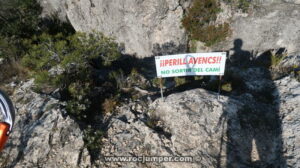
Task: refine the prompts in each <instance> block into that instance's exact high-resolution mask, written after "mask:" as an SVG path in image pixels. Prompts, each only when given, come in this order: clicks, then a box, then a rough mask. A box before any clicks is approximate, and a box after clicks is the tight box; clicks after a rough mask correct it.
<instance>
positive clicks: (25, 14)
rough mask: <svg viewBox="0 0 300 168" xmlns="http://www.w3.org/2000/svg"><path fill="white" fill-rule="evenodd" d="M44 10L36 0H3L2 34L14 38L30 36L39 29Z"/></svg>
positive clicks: (1, 12)
mask: <svg viewBox="0 0 300 168" xmlns="http://www.w3.org/2000/svg"><path fill="white" fill-rule="evenodd" d="M41 11H42V8H41V7H40V5H39V3H38V2H37V1H36V0H1V1H0V23H1V26H0V34H1V35H3V36H7V37H14V38H30V37H31V36H32V35H33V34H34V33H35V32H36V31H37V30H38V29H39V22H40V19H39V16H40V13H41Z"/></svg>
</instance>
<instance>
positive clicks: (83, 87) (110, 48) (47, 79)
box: [22, 32, 120, 118]
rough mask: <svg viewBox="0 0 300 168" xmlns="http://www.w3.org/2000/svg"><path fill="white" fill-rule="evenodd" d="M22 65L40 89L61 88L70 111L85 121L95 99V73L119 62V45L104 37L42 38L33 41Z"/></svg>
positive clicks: (84, 35)
mask: <svg viewBox="0 0 300 168" xmlns="http://www.w3.org/2000/svg"><path fill="white" fill-rule="evenodd" d="M31 44H32V45H31V48H30V49H29V52H28V54H26V55H25V56H24V57H23V59H22V64H23V65H24V66H25V67H27V68H28V69H29V71H30V72H31V75H32V76H33V77H34V78H35V81H36V83H37V84H38V86H39V87H40V88H48V87H53V88H54V89H55V88H60V89H61V90H64V91H65V94H66V95H68V96H67V97H68V106H67V108H68V111H69V112H71V113H73V114H74V115H76V116H77V117H79V118H82V117H83V118H84V117H85V114H84V111H86V110H87V109H88V108H89V107H90V105H91V100H90V96H91V95H93V89H94V87H95V80H94V78H93V77H92V76H93V73H94V69H96V68H101V67H107V66H109V65H110V64H111V62H113V61H115V60H116V59H118V58H119V56H120V53H119V49H118V45H117V44H116V43H115V42H114V41H113V39H111V38H107V37H105V36H104V35H103V34H101V33H96V32H94V33H93V34H86V33H76V34H74V35H71V36H64V35H62V34H57V35H49V34H42V35H40V36H36V37H34V38H33V40H32V41H31Z"/></svg>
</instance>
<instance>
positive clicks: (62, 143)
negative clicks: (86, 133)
mask: <svg viewBox="0 0 300 168" xmlns="http://www.w3.org/2000/svg"><path fill="white" fill-rule="evenodd" d="M32 84H33V81H32V80H31V81H29V82H26V83H24V84H23V85H22V86H21V87H20V88H18V90H16V91H15V93H14V94H13V96H12V98H13V102H16V103H15V107H16V122H15V125H14V130H13V132H12V134H11V136H10V138H9V141H8V144H7V145H6V147H5V150H4V151H2V152H3V153H2V154H1V167H16V168H21V167H86V166H88V165H90V156H89V153H88V151H87V149H86V148H85V146H84V141H83V133H82V131H81V130H80V128H79V126H78V124H77V123H76V122H75V121H74V120H73V119H71V118H70V117H69V116H67V115H66V111H65V110H63V109H62V108H61V103H60V102H59V101H58V100H55V99H53V98H51V97H49V96H44V95H40V94H37V93H34V92H33V91H32V90H31V89H32V88H31V86H32Z"/></svg>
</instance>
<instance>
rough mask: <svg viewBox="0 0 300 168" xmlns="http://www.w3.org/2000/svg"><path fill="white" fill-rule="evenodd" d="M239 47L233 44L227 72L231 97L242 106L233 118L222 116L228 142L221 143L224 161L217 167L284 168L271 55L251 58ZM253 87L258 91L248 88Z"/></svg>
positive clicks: (267, 53)
mask: <svg viewBox="0 0 300 168" xmlns="http://www.w3.org/2000/svg"><path fill="white" fill-rule="evenodd" d="M242 45H243V41H242V40H241V39H236V40H235V41H234V47H233V49H232V50H233V52H234V53H233V54H232V56H231V57H230V59H229V60H230V61H229V63H228V65H227V68H228V69H229V71H230V76H233V77H232V79H234V80H235V81H236V82H235V84H234V81H233V83H232V87H233V88H232V89H233V91H232V92H233V94H232V97H233V99H238V100H239V101H241V102H242V104H243V105H242V107H239V110H238V111H237V112H236V113H235V114H231V115H228V114H226V113H227V111H229V109H226V108H225V110H224V113H225V115H222V116H225V118H226V120H224V121H226V122H227V128H226V131H224V133H226V135H227V141H226V142H225V141H224V143H226V152H225V153H226V161H225V163H224V164H221V163H218V167H226V168H254V167H259V168H261V167H266V168H279V167H280V168H281V167H286V163H285V159H284V157H283V154H282V153H283V149H282V135H281V132H282V131H281V119H280V116H279V107H280V104H279V102H280V101H278V100H279V97H278V96H277V97H276V96H273V95H274V94H273V93H275V92H277V93H278V91H277V88H276V85H275V84H274V82H273V81H272V78H271V72H270V66H271V53H270V51H268V52H266V53H263V54H261V55H259V56H258V57H256V58H254V57H253V56H252V54H251V53H250V52H249V51H245V50H243V49H242ZM237 78H239V79H237ZM249 83H250V84H249ZM255 83H257V84H259V85H260V87H261V88H256V89H253V87H250V86H249V85H252V84H253V85H252V86H254V84H255ZM245 93H247V94H245ZM233 99H232V102H230V101H229V102H227V105H228V107H227V108H229V107H230V104H232V103H234V102H233ZM221 141H223V139H222V140H221ZM221 149H222V148H221ZM220 152H221V151H220ZM219 156H220V155H219ZM218 162H220V160H219V161H218Z"/></svg>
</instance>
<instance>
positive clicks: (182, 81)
mask: <svg viewBox="0 0 300 168" xmlns="http://www.w3.org/2000/svg"><path fill="white" fill-rule="evenodd" d="M174 81H175V86H176V87H177V86H180V85H184V84H186V83H187V80H186V79H185V77H175V78H174Z"/></svg>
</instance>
